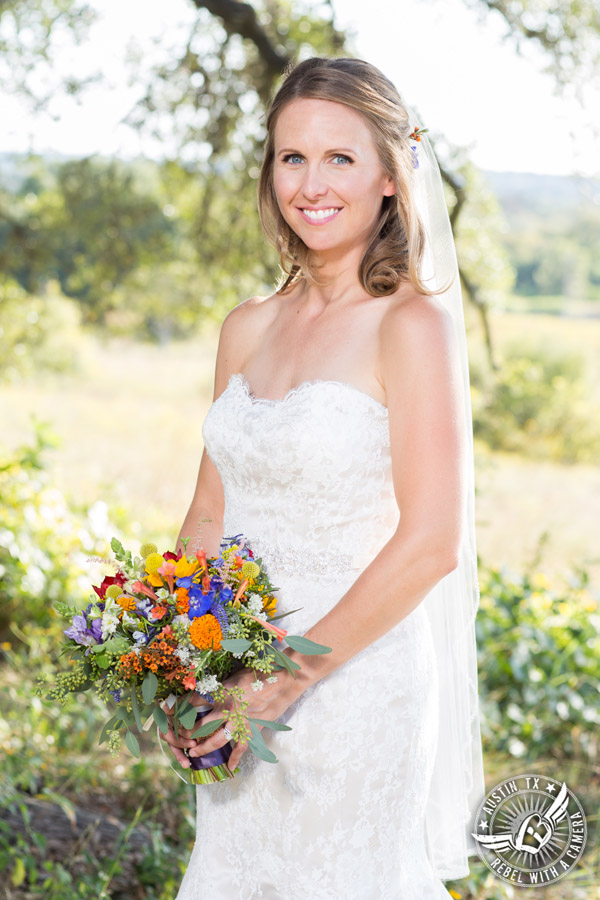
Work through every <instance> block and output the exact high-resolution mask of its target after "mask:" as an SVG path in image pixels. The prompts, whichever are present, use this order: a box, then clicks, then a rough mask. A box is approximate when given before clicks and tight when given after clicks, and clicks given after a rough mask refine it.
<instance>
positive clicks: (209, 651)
mask: <svg viewBox="0 0 600 900" xmlns="http://www.w3.org/2000/svg"><path fill="white" fill-rule="evenodd" d="M188 541H189V539H185V540H184V541H182V543H183V545H184V549H185V550H186V551H187V544H188ZM111 547H112V549H113V553H114V555H115V560H116V562H112V561H111V562H112V564H113V566H114V568H115V569H116V572H115V574H114V575H109V576H107V577H106V578H104V580H103V582H102V584H101V585H100V587H95V586H94V591H95V593H94V594H91V595H90V602H89V603H88V605H87V606H86V608H85V609H84V610H83V611H81V612H76V611H74V610H73V608H72V607H70V606H66V605H65V604H62V603H56V604H55V608H56V610H57V612H59V613H60V614H62V615H65V616H67V617H68V618H69V619H71V626H70V628H68V629H66V630H65V631H64V634H65V635H66V638H67V640H66V641H65V644H64V646H63V648H62V650H61V655H66V656H67V657H68V659H69V663H70V666H69V670H68V671H66V672H59V673H58V674H57V676H56V683H55V684H54V686H53V687H52V688H51V689H50V691H49V692H48V693H46V691H47V686H46V685H45V682H41V683H40V685H39V686H38V689H37V693H38V694H40V695H41V693H42V692H43V693H46V697H47V699H49V700H57V701H59V702H64V701H65V700H66V697H67V695H68V693H69V692H72V691H86V690H89V689H92V688H93V689H95V690H96V691H97V692H98V694H99V696H100V697H101V698H102V699H103V700H104V701H106V702H107V703H108V704H109V705H110V706H111V707H112V709H111V712H113V715H112V716H111V718H110V719H109V720H108V721H107V722H106V723H105V725H104V727H103V728H102V732H101V734H100V743H101V744H102V743H104V742H105V741H107V742H108V746H109V748H110V749H111V751H113V752H114V751H116V749H117V748H118V747H119V745H120V742H121V735H122V733H123V732H124V734H125V743H126V745H127V747H128V748H129V750H130V751H131V752H132V753H133V754H134V756H139V755H140V747H139V742H138V739H137V737H136V735H135V733H134V729H136V728H137V730H138V733H141V732H143V731H145V730H147V729H148V728H150V727H152V725H153V724H154V723H155V724H156V726H157V729H158V732H159V740H160V733H162V734H166V733H167V731H168V728H169V724H171V726H172V728H173V731H174V733H175V734H176V735H178V734H179V727H181V726H182V727H184V728H186V729H191V728H193V727H194V725H195V724H196V723H197V722H199V721H200V720H201V719H202V717H203V716H205V715H207V713H208V712H209V711H210V710H211V709H212V707H210V706H209V705H208V704H211V703H213V704H214V703H215V702H220V701H224V700H225V699H226V695H227V694H229V695H230V696H231V697H232V698H233V709H232V710H230V711H228V717H227V720H226V719H218V720H214V721H211V722H209V723H206V724H205V725H204V726H200V727H199V728H198V729H197V730H195V731H194V732H193V737H195V738H198V739H199V740H200V741H202V740H203V739H206V738H207V737H208V736H209V735H210V734H212V733H214V731H215V730H216V729H217V728H220V727H221V725H222V724H223V723H224V722H225V721H227V722H228V726H229V728H230V732H231V734H232V736H233V738H232V739H233V740H234V741H242V742H245V741H246V740H247V741H248V746H249V748H250V749H251V750H252V751H253V753H255V754H256V755H257V756H259V757H260V758H261V759H264V760H265V761H267V762H277V758H276V756H275V754H274V753H273V752H272V751H271V750H269V748H268V747H267V745H266V744H265V742H264V740H263V738H262V736H261V733H260V731H259V729H258V727H257V726H258V725H262V726H267V727H269V728H273V729H277V730H285V731H290V730H291V729H290V728H289V726H288V725H283V724H282V723H279V722H274V721H268V720H264V719H255V718H251V717H249V716H246V715H244V710H245V709H247V707H248V701H247V700H244V692H243V691H242V689H241V688H240V687H239V686H236V685H232V686H231V687H229V688H228V687H225V686H224V685H223V680H224V679H225V678H227V676H228V675H230V674H231V673H232V672H235V671H236V670H238V669H241V668H245V667H246V668H251V669H252V670H253V672H254V675H255V681H254V682H252V688H253V689H254V690H260V689H261V688H262V681H261V680H260V679H259V677H258V674H257V673H258V672H262V673H266V674H267V681H277V675H276V674H273V673H274V672H276V671H281V670H283V669H284V668H285V669H287V670H288V671H289V672H290V673H291V674H292V675H293V674H294V672H293V670H294V669H299V668H300V666H299V665H298V664H297V663H296V662H294V661H293V660H291V659H290V657H289V656H288V655H287V654H285V653H283V652H282V651H281V649H279V648H278V647H277V646H275V645H274V642H275V641H276V640H278V641H281V639H283V638H284V637H285V640H286V642H287V643H288V644H289V646H290V647H292V648H293V649H294V650H297V651H298V652H299V653H302V654H308V655H311V654H317V653H329V652H330V651H331V648H330V647H325V646H324V645H323V644H317V643H315V642H314V641H310V640H309V639H308V638H305V637H302V636H300V635H288V633H287V631H285V630H284V629H283V628H279V627H278V626H277V625H274V624H273V622H274V621H275V620H276V619H281V618H283V617H284V616H286V615H290V614H291V612H294V610H290V611H289V612H287V613H283V614H280V615H275V612H276V603H277V599H276V597H275V596H274V592H275V591H276V590H278V589H277V588H275V587H273V585H272V584H271V582H270V580H269V577H268V574H267V572H266V571H265V569H264V567H263V565H262V560H261V559H260V558H258V559H255V558H254V554H253V552H252V549H251V548H250V547H249V546H248V545H247V544H246V541H245V539H244V537H243V535H241V534H239V535H235V537H231V538H224V539H223V540H222V542H221V545H220V548H219V549H220V553H219V556H218V557H211V558H207V556H206V553H205V551H204V550H203V549H200V550H197V551H196V552H195V553H194V554H192V555H187V553H185V552H182V551H181V550H180V551H178V553H173V552H170V551H169V552H166V553H162V554H161V553H158V551H157V548H156V546H155V545H154V544H144V545H143V546H142V547H141V550H140V556H139V557H136V556H132V554H131V553H130V552H129V551H125V550H124V549H123V546H122V544H121V543H120V542H119V541H118V540H117V539H116V538H113V540H112V542H111ZM194 692H196V693H198V694H200V695H201V696H202V697H203V698H204V699H205V700H206V701H207V705H206V707H205V708H204V709H203V710H202V711H200V712H198V709H197V706H196V705H194V704H192V703H191V702H190V697H191V696H192V695H193V693H194ZM164 706H166V707H167V710H168V712H169V715H167V712H165V708H164ZM231 750H232V747H231V745H230V744H226V745H225V746H224V747H222V748H220V749H219V750H216V751H214V752H212V753H208V754H205V755H204V756H199V757H189V758H190V762H191V767H190V769H188V770H186V771H188V772H189V773H190V776H189V777H190V780H191V782H192V783H195V784H208V783H211V782H215V781H224V780H225V779H226V778H232V777H233V776H234V775H235V774H236V773H237V772H238V771H239V768H236V769H235V770H234V771H233V772H231V771H230V769H229V767H228V765H227V760H228V759H229V756H230V755H231Z"/></svg>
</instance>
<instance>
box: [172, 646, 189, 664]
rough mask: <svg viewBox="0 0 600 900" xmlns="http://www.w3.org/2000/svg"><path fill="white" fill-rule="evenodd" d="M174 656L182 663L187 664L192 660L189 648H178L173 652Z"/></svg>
mask: <svg viewBox="0 0 600 900" xmlns="http://www.w3.org/2000/svg"><path fill="white" fill-rule="evenodd" d="M173 655H174V656H178V657H179V659H180V660H181V662H183V663H186V662H187V661H188V660H189V658H190V651H189V648H188V647H178V648H177V650H174V651H173Z"/></svg>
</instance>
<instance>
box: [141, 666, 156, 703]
mask: <svg viewBox="0 0 600 900" xmlns="http://www.w3.org/2000/svg"><path fill="white" fill-rule="evenodd" d="M157 690H158V678H157V677H156V675H155V674H154V672H148V674H147V675H146V677H145V678H144V681H143V684H142V695H143V697H144V700H145V701H146V703H152V701H153V700H154V698H155V697H156V691H157Z"/></svg>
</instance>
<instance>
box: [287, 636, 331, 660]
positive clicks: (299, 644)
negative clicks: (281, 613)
mask: <svg viewBox="0 0 600 900" xmlns="http://www.w3.org/2000/svg"><path fill="white" fill-rule="evenodd" d="M285 640H286V643H287V644H289V645H290V647H291V648H292V650H297V651H298V653H304V654H305V655H306V656H316V655H317V654H320V653H331V649H332V648H331V647H326V646H325V644H317V643H316V642H315V641H311V640H310V639H309V638H306V637H302V635H299V634H287V635H286V637H285Z"/></svg>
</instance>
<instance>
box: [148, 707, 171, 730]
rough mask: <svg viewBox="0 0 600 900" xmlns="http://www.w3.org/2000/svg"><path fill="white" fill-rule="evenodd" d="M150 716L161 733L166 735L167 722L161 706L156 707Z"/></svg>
mask: <svg viewBox="0 0 600 900" xmlns="http://www.w3.org/2000/svg"><path fill="white" fill-rule="evenodd" d="M152 715H153V716H154V721H155V722H156V724H157V725H158V727H159V729H160V730H161V732H162V733H163V734H166V733H167V731H168V730H169V720H168V719H167V714H166V712H165V711H164V709H163V708H162V707H161V706H157V707H155V709H154V712H153V713H152Z"/></svg>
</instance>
